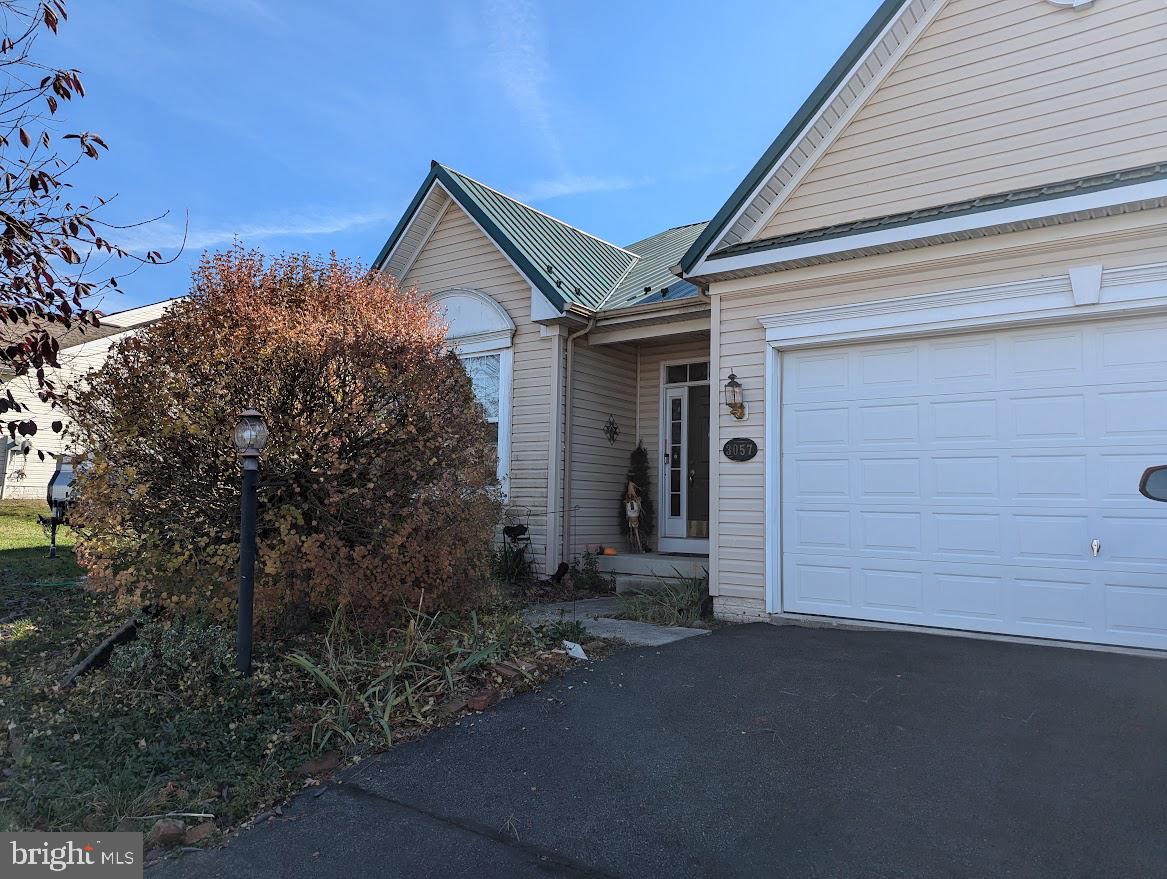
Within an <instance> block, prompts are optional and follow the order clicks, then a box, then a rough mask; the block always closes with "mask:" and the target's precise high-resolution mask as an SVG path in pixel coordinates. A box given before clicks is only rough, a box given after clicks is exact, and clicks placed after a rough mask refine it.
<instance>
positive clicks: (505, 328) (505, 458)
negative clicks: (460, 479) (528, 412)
mask: <svg viewBox="0 0 1167 879" xmlns="http://www.w3.org/2000/svg"><path fill="white" fill-rule="evenodd" d="M453 296H466V297H470V298H472V299H475V300H477V301H478V302H480V303H481V304H482V305H483V307H485V308H486V309H487V310H488V311H489V312H491V313H492V314H493V315H494V317H495V319H496V321H497V323H499V324H500V328H499V329H497V330H491V331H489V332H482V333H472V334H470V335H465V336H454V337H450V338H449V339H448V342H449V346H450V348H451V350H453V351H454V352H455V353H456V354H457V355H458V356H459V357H486V356H489V355H491V354H497V355H498V356H499V357H498V469H497V471H496V474H497V477H498V484H499V488H500V489H501V491H502V498H503V501H504V502H505V501H506V500H507V498H509V497H510V492H511V409H512V408H513V406H512V400H513V397H514V373H515V355H514V347H513V346H514V337H515V322H514V321H513V320H512V319H511V316H510V314H508V313H507V310H506V309H505V308H503V307H502V306H501V305H500V304H499V303H498V302H496V301H495V300H494V299H493V298H492V297H490V296H488V295H487V294H485V293H483V292H482V291H481V290H474V289H471V288H467V287H453V288H450V289H447V290H442V291H440V292H438V293H435V294H434V295H433V296H432V297H431V298H430V302H431V303H432V304H433V305H434V306H435V307H437V306H440V305H441V303H442V301H443V300H445V299H449V298H450V297H453Z"/></svg>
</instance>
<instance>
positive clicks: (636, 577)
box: [608, 574, 677, 595]
mask: <svg viewBox="0 0 1167 879" xmlns="http://www.w3.org/2000/svg"><path fill="white" fill-rule="evenodd" d="M608 576H609V577H611V578H612V580H614V581H615V583H616V592H617V594H619V595H623V594H625V593H627V592H655V591H656V590H657V589H660V588H661V586H663V585H664V584H665V583H667V582H668V581H670V580H674V581H675V580H676V579H677V577H676V575H675V574H674V575H673V576H672V577H645V576H641V575H640V574H608Z"/></svg>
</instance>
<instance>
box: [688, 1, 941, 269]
mask: <svg viewBox="0 0 1167 879" xmlns="http://www.w3.org/2000/svg"><path fill="white" fill-rule="evenodd" d="M908 5H909V4H908V3H905V4H904V6H903V8H904V9H907V8H908ZM942 8H944V0H940V2H937V3H933V4H932V5H931V6H930V7H929V8H928V10H927V12H925V13H924V15H923V16H921V17H920V19H919V21H917V22H916V24H915V26H914V27H913V32H912V33H910V34H908V35H907V36H906V37H905V38H904V39H903V40H902V41H901V42H900V44H899V45H898V46H897V47H896V49H895V51H894V52H892V53H891V54H890V55H889V56H888V58H887V59H886V60H885V61H883V63H882V67H881V69H880V72H879V75H878V76H873V77H872V78H871V81H870V82H869V83H867V85H866V86H864V87H863V90H862V91H861V92H859V94H857V95H856V96H855V99H854V100H852V101H851V103H850V104H849V105H848V106H847V109H846V111H845V112H844V113H843V114H842V115H840V116H839V118H838V119H837V120H835V122H834V123H833V124H832V125H831V130H830V132H829V133H828V134H827V135H826V137H824V138H823V139H822V141H820V142H819V144H818V146H816V147H815V148H814V150H813V151H811V153H810V155H809V156H807V159H806V161H804V162H803V163H802V164H801V165H799V166H798V170H797V171H796V172H795V174H794V176H793V177H791V179H790V180H789V181H788V182H787V183H784V184H783V185H782V190H781V191H780V192H779V193H778V197H777V198H776V199H774V201H773V202H772V203H771V204H770V205H769V206H768V207H767V208H766V210H764V211H762V213H761V214H760V215H759V217H758V219H757V220H756V221H755V222H754V223H753V224H752V225H751V226H750V229H749V231H748V232H746V234H745V235H743V236H742V240H743V241H748V240H750V239H751V238H753V237H754V236H756V235H757V234H758V233H759V232H761V231H762V230H763V229H765V228H766V226H767V225H768V224H769V222H770V221H771V220H772V219H774V215H775V214H777V213H778V211H779V210H781V208H782V206H783V205H784V204H786V202H787V200H788V199H789V198H790V196H791V195H792V194H793V193H794V190H795V189H796V188H797V187H798V184H800V183H801V182H802V180H803V178H804V177H806V175H807V174H809V173H810V172H811V170H812V169H813V168H814V167H815V165H817V164H818V162H819V160H820V159H821V158H822V157H823V155H824V154H825V153H826V152H827V150H829V149H830V148H831V147H832V146H833V145H834V143H835V141H836V140H838V139H839V135H840V134H842V133H843V129H845V128H846V127H847V124H848V123H849V122H850V121H851V120H852V119H854V118H855V115H856V114H857V113H858V112H859V111H860V110H861V109H862V108H863V105H864V104H866V103H867V101H868V99H869V98H870V97H871V96H872V95H873V94H874V93H875V91H876V89H878V88H879V87H880V86H881V85H883V81H884V80H885V79H887V77H888V76H889V75H890V74H891V72H892V71H893V70H894V69H895V66H896V65H897V64H898V63H899V62H900V59H901V58H903V57H904V55H906V54H907V53H908V51H909V50H910V49H911V48H912V46H914V45H915V44H916V41H917V40H919V39H920V35H921V34H923V33H924V31H925V29H926V28H927V27H928V25H929V24H930V23H931V22H932V20H933V19H934V18H935V17H936V15H937V14H938V13H939V12H940V10H941V9H942ZM898 21H899V16H898V15H897V16H896V17H895V18H893V19H892V20H891V21H890V22H888V24H887V27H886V28H884V31H883V33H881V34H880V35H879V38H878V39H876V40H875V41H874V42H872V44H871V45H870V46H869V47H868V48H867V51H866V52H865V53H864V54H863V56H862V57H861V58H859V59H858V60H857V61H856V62H855V64H854V65H852V66H853V67H854V68H855V69H858V68H860V67H862V66H863V65H864V64H866V63H867V60H868V58H870V57H871V54H872V53H873V52H875V50H876V49H877V48H879V46H880V45H881V44H882V43H883V37H884V35H885V34H886V33H887V32H888V31H890V30H891V29H892V28H893V27H895V25H896V23H897V22H898ZM849 81H850V79H849V78H848V79H845V80H844V81H843V82H841V83H840V84H839V87H838V88H836V89H835V91H834V92H833V93H832V94H831V96H830V97H829V98H827V100H826V101H824V102H823V105H822V107H820V108H819V111H818V113H816V114H815V116H814V118H813V119H811V120H810V121H809V122H807V124H806V126H805V130H810V129H812V128H814V126H815V125H817V124H818V121H819V119H820V118H821V117H822V114H823V113H825V112H826V111H827V110H828V109H829V108H830V107H831V106H832V105H833V104H834V102H835V98H836V97H837V96H838V94H839V92H840V91H842V89H843V88H845V87H846V86H847V85H848V83H849ZM801 143H802V139H801V138H799V139H796V140H795V141H794V143H792V144H791V145H790V148H789V149H788V150H787V151H786V152H785V153H784V154H783V155H781V156H779V157H778V159H777V160H776V161H775V162H774V168H775V169H778V168H781V167H782V165H783V164H785V162H786V160H787V159H788V158H789V157H790V153H791V152H793V151H794V150H795V149H797V148H798V146H799V145H800V144H801ZM770 176H772V175H768V176H767V177H766V179H764V180H762V182H761V183H759V184H758V186H757V188H756V189H755V190H754V192H753V194H752V195H751V196H750V197H749V198H748V199H746V201H744V202H742V206H741V207H740V208H739V209H738V212H737V214H736V215H735V216H734V217H733V218H732V219H730V220H729V222H728V223H726V228H733V226H734V225H735V224H736V223H737V221H738V218H739V217H740V216H741V214H742V212H743V211H745V210H746V208H748V207H749V206H750V204H752V203H753V201H754V199H755V198H757V195H758V192H760V191H761V189H762V187H763V186H765V185H766V182H767V181H768V180H769V179H770ZM702 262H704V260H703V261H702ZM701 267H702V265H701V264H698V265H697V266H696V268H695V272H699V271H700V270H701Z"/></svg>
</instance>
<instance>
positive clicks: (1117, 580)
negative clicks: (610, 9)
mask: <svg viewBox="0 0 1167 879" xmlns="http://www.w3.org/2000/svg"><path fill="white" fill-rule="evenodd" d="M1164 45H1167V6H1165V5H1164V4H1163V3H1162V2H1160V0H1094V2H1090V0H993V2H985V0H886V2H884V3H883V4H882V5H881V6H880V7H879V9H878V10H877V11H876V13H875V15H874V16H873V18H872V19H871V21H870V22H868V24H867V25H866V26H865V27H864V28H863V30H862V31H861V33H860V34H859V35H858V36H857V37H856V38H855V40H854V42H853V43H852V44H851V45H850V47H849V48H848V49H847V51H846V52H845V53H844V55H843V56H842V57H841V58H840V59H839V60H838V62H837V63H836V64H835V65H834V67H832V68H831V70H830V72H829V73H828V74H827V76H826V78H825V79H824V80H823V82H822V83H821V84H820V85H819V86H818V87H817V88H816V89H815V90H814V92H813V93H812V94H811V95H810V97H809V98H808V99H807V101H806V103H805V104H804V105H803V106H802V107H801V108H800V109H799V111H798V112H797V113H796V114H795V116H794V118H793V119H791V120H790V122H789V123H788V124H787V125H786V126H785V128H783V129H782V131H781V133H780V134H779V135H778V137H777V139H776V140H775V141H774V143H773V144H772V145H771V146H770V148H769V149H768V150H767V151H766V153H765V154H764V155H763V156H762V157H761V158H760V159H759V160H758V162H757V164H756V165H755V166H754V167H753V169H752V170H751V171H750V173H749V174H748V175H747V176H746V178H745V179H744V180H743V181H742V182H741V184H740V185H739V186H738V187H737V189H736V190H735V191H734V192H733V193H732V195H731V196H730V197H729V199H728V200H727V201H726V202H725V204H724V205H723V206H722V208H721V209H720V210H719V211H718V212H717V214H716V216H714V218H713V219H712V220H711V221H710V222H708V223H702V224H695V225H688V226H678V227H677V228H674V229H669V230H667V231H664V232H662V233H660V234H659V235H655V236H652V237H650V238H647V239H645V240H644V241H640V242H637V243H635V244H631V245H628V246H625V247H621V246H617V245H615V244H611V243H609V242H606V241H603V240H601V239H599V238H596V237H595V236H593V235H589V234H588V233H586V232H584V231H582V230H579V229H575V228H573V227H571V226H570V225H568V224H566V223H562V222H560V221H558V220H556V219H554V218H553V217H549V216H547V215H546V214H543V213H541V212H539V211H537V210H535V209H533V208H531V207H529V206H527V205H523V204H521V203H519V202H518V201H516V200H514V199H512V198H509V197H507V196H505V195H503V194H501V193H499V192H497V191H495V190H494V189H492V188H490V187H488V186H486V185H484V184H482V183H480V182H478V181H476V180H473V179H471V178H469V177H466V176H465V175H463V174H460V173H458V172H456V171H454V170H453V169H450V168H447V167H444V166H442V165H438V164H435V165H434V166H433V167H432V168H431V170H430V172H429V174H428V176H427V177H426V179H425V181H424V182H423V184H422V186H421V188H420V189H419V190H418V193H417V196H416V197H415V198H414V200H413V202H412V203H411V204H410V206H409V208H408V210H407V211H406V213H405V215H404V217H403V218H402V220H401V222H400V223H399V224H398V226H397V227H396V229H395V230H394V231H393V233H392V235H391V236H390V238H389V240H388V241H387V242H386V244H385V247H384V249H383V250H382V251H381V253H380V255H379V256H378V257H377V260H376V263H375V267H376V268H377V269H379V270H381V271H385V272H389V273H391V274H393V275H395V276H397V277H398V278H399V279H401V280H402V281H403V282H404V283H405V284H407V285H412V286H416V287H418V288H419V289H422V290H425V291H430V292H432V294H433V297H434V300H435V301H436V302H437V303H438V304H439V305H440V306H441V307H442V308H443V309H444V310H445V313H446V314H447V318H448V320H449V323H450V337H451V339H452V340H453V342H454V343H455V345H456V347H457V349H458V350H459V352H460V356H462V357H463V359H464V360H465V362H466V363H467V365H468V368H469V369H470V371H471V373H472V375H473V376H474V377H475V387H476V389H477V391H478V394H479V397H480V399H482V400H483V402H484V404H485V406H486V408H487V410H488V413H489V415H490V417H491V418H492V419H493V420H495V421H496V422H497V424H498V450H499V465H498V466H499V476H500V480H501V482H502V484H503V485H504V487H505V490H506V493H507V499H508V505H509V513H510V516H511V517H512V518H516V519H518V520H521V521H525V522H528V523H529V525H530V529H531V535H532V539H533V548H534V552H535V554H536V556H537V562H538V564H539V565H541V566H542V567H544V568H545V569H548V570H550V569H554V567H555V566H556V565H557V564H558V563H559V562H560V561H561V560H564V559H568V558H571V557H575V556H577V555H578V554H579V553H580V552H582V551H584V550H585V548H586V547H588V546H589V545H592V544H604V545H609V546H617V547H620V548H621V550H622V551H623V550H626V544H625V543H624V540H623V538H622V537H621V536H620V533H619V522H618V516H617V511H618V499H619V497H620V495H621V492H622V490H623V487H624V475H625V472H626V469H627V466H628V460H629V454H630V452H631V451H632V450H633V448H634V447H635V446H636V445H637V443H643V444H644V446H645V447H646V448H647V449H648V450H649V459H650V462H651V467H652V481H653V484H654V486H655V487H656V489H655V490H656V492H657V495H658V496H657V497H656V498H655V500H656V506H657V512H658V520H659V523H658V526H657V535H656V536H655V537H654V538H653V540H652V541H651V543H652V546H653V548H654V549H655V550H657V553H656V554H654V555H650V556H645V557H637V556H630V555H628V554H626V553H625V554H622V555H620V556H617V557H616V558H615V559H604V560H603V561H604V563H605V564H607V565H608V567H609V569H610V570H617V571H618V570H621V568H620V567H619V566H620V565H621V564H626V565H630V566H631V567H630V568H628V569H627V570H630V571H636V570H646V569H645V568H644V567H643V566H645V565H649V566H651V565H657V566H658V567H657V569H656V570H657V571H658V572H659V571H662V570H664V566H669V565H672V564H675V563H678V562H680V563H689V562H691V561H692V560H694V559H695V560H698V561H699V562H700V564H701V565H702V566H703V567H707V569H708V574H709V587H710V592H711V593H712V595H713V597H714V607H715V610H716V613H717V614H718V615H719V616H721V617H723V618H731V619H751V620H757V619H775V620H780V619H783V618H794V619H801V618H805V617H814V618H828V619H831V620H862V621H873V622H877V623H890V624H909V625H915V626H923V627H927V628H930V629H937V630H965V631H975V632H987V633H997V634H1006V635H1017V636H1032V637H1040V638H1053V639H1060V640H1066V641H1077V642H1091V643H1101V644H1111V645H1124V646H1132V647H1150V648H1167V507H1163V506H1162V505H1156V504H1154V503H1153V502H1151V501H1148V500H1146V499H1144V498H1142V497H1141V496H1140V495H1139V493H1138V484H1139V477H1140V475H1141V473H1142V472H1143V470H1144V469H1145V468H1146V467H1148V466H1150V465H1153V464H1159V463H1167V53H1165V52H1163V50H1162V47H1163V46H1164ZM731 374H732V375H733V376H734V380H735V384H740V386H741V396H742V398H743V399H742V405H740V406H734V407H733V408H734V411H731V409H730V407H728V406H727V405H726V402H725V396H726V395H727V394H729V395H730V396H731V397H733V396H735V394H734V392H735V390H736V388H735V385H730V384H729V383H730V380H731V379H730V377H731ZM727 386H728V387H727ZM731 402H735V401H734V400H732V399H731ZM738 440H740V441H741V442H737V441H738ZM730 441H735V442H732V443H731V442H730ZM727 443H728V444H729V447H728V451H730V452H733V453H734V454H733V458H734V459H732V460H731V458H730V457H727V455H726V453H725V452H726V450H727ZM755 445H756V448H757V450H758V452H757V454H756V455H754V456H753V457H750V456H749V455H750V452H752V451H753V447H754V446H755ZM638 565H639V566H641V567H637V566H638Z"/></svg>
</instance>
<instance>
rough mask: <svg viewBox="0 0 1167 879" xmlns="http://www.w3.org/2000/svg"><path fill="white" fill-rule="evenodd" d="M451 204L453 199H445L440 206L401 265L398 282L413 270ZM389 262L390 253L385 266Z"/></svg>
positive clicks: (391, 258) (391, 257)
mask: <svg viewBox="0 0 1167 879" xmlns="http://www.w3.org/2000/svg"><path fill="white" fill-rule="evenodd" d="M423 203H424V202H423ZM451 204H453V199H446V203H445V204H444V205H442V207H441V208H440V209H439V210H438V212H437V213H436V214H435V215H434V219H433V222H431V223H430V225H429V228H428V229H426V230H425V232H424V233H422V236H421V241H419V242H418V244H417V247H415V248H414V249H413V253H411V254H410V255H409V258H408V259H407V260H406V261H405V265H403V266H402V267H401V278H400V279H399V280H401V281H404V280H405V277H406V275H408V274H409V271H410V269H412V268H413V264H414V263H415V262H417V258H418V257H419V256H421V252H422V251H423V250H425V246H426V245H427V244H429V243H430V238H432V237H433V235H434V232H435V231H436V230H437V228H438V226H439V225H440V224H441V222H442V218H443V217H444V216H446V211H448V210H449V209H450V205H451ZM402 240H404V236H402ZM396 249H397V248H394V250H396ZM391 262H393V254H392V253H390V254H389V255H388V256H387V257H386V258H385V265H389V263H391Z"/></svg>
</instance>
